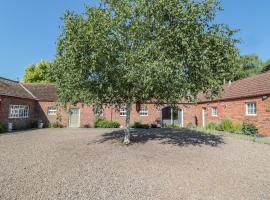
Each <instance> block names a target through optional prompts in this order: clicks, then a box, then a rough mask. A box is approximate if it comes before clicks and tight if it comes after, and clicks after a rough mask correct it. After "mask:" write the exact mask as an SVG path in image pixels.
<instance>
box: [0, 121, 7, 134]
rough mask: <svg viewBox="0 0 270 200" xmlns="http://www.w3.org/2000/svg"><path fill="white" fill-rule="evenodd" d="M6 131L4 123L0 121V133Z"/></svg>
mask: <svg viewBox="0 0 270 200" xmlns="http://www.w3.org/2000/svg"><path fill="white" fill-rule="evenodd" d="M6 131H7V127H6V125H5V124H3V123H2V122H0V133H4V132H6Z"/></svg>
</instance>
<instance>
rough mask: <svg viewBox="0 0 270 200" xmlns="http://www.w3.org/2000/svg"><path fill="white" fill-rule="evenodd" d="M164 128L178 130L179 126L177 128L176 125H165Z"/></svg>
mask: <svg viewBox="0 0 270 200" xmlns="http://www.w3.org/2000/svg"><path fill="white" fill-rule="evenodd" d="M165 127H166V128H173V129H179V128H181V126H178V125H171V124H170V125H166V126H165Z"/></svg>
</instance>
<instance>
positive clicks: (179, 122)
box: [161, 106, 184, 127]
mask: <svg viewBox="0 0 270 200" xmlns="http://www.w3.org/2000/svg"><path fill="white" fill-rule="evenodd" d="M161 119H162V126H163V127H166V126H168V125H175V126H181V127H183V126H184V112H183V109H181V108H180V109H173V108H172V107H170V106H168V107H165V108H163V109H162V114H161Z"/></svg>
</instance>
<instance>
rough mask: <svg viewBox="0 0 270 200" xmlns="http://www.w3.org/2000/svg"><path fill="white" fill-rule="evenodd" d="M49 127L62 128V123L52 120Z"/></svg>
mask: <svg viewBox="0 0 270 200" xmlns="http://www.w3.org/2000/svg"><path fill="white" fill-rule="evenodd" d="M49 127H51V128H64V125H63V124H60V123H59V122H54V123H52V124H50V125H49Z"/></svg>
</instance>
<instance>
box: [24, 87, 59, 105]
mask: <svg viewBox="0 0 270 200" xmlns="http://www.w3.org/2000/svg"><path fill="white" fill-rule="evenodd" d="M23 85H24V87H26V88H27V89H28V90H29V91H30V92H31V93H32V94H33V95H34V96H35V97H36V98H37V99H38V100H40V101H56V100H57V89H56V86H55V85H54V84H50V83H26V84H23Z"/></svg>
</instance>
